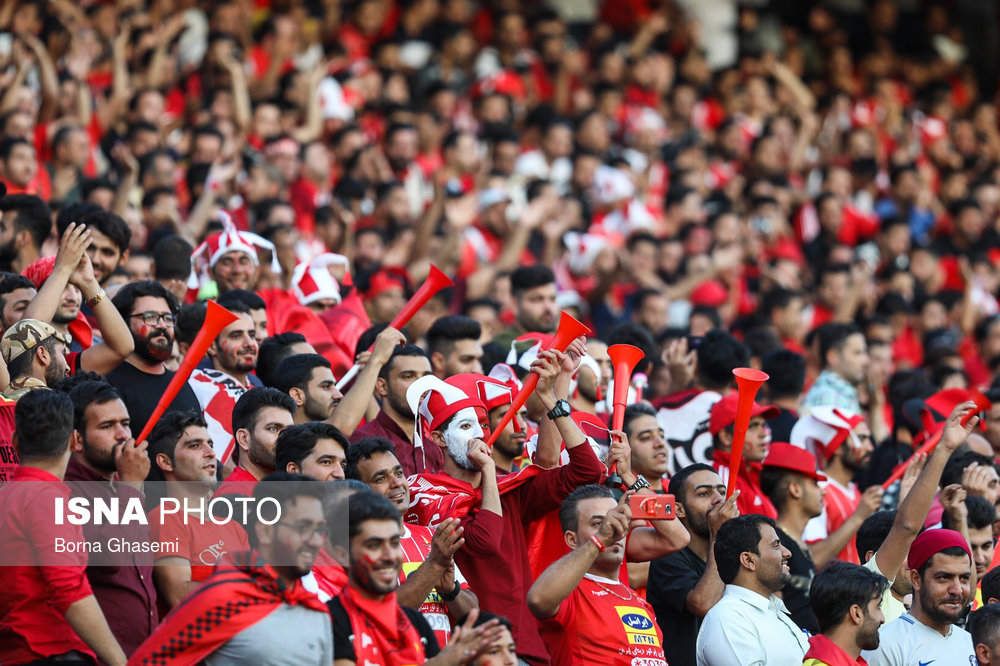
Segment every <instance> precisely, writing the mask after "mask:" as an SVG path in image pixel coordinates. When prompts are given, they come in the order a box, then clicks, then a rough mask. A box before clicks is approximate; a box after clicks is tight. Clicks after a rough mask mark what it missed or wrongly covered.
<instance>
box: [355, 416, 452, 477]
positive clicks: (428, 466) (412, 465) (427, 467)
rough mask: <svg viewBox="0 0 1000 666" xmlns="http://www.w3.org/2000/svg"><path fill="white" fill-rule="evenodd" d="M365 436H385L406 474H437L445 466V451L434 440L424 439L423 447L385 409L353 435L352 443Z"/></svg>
mask: <svg viewBox="0 0 1000 666" xmlns="http://www.w3.org/2000/svg"><path fill="white" fill-rule="evenodd" d="M365 437H385V438H386V439H388V440H389V441H390V442H392V445H393V446H395V447H396V458H397V459H398V460H399V464H400V465H402V466H403V473H404V474H405V475H406V476H413V475H414V474H437V473H438V472H440V471H441V470H442V469H443V467H444V453H442V451H441V447H440V446H438V445H437V444H435V443H434V442H430V441H424V443H423V444H424V445H423V446H421V447H419V448H418V447H415V446H413V442H411V441H410V438H409V437H408V436H407V435H406V433H405V432H403V429H402V428H400V427H399V425H397V423H396V422H395V421H393V420H392V418H390V417H389V415H388V414H386V413H385V411H384V410H380V411H379V413H378V416H376V417H375V420H374V421H370V422H368V423H366V424H364V425H363V426H361V427H360V428H358V429H357V430H355V431H354V434H353V435H351V438H350V439H351V444H353V443H354V442H357V441H358V440H361V439H364V438H365Z"/></svg>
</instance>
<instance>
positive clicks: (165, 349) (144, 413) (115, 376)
mask: <svg viewBox="0 0 1000 666" xmlns="http://www.w3.org/2000/svg"><path fill="white" fill-rule="evenodd" d="M111 302H112V303H114V306H115V308H116V309H117V310H118V313H119V314H120V315H121V316H122V319H124V320H125V322H126V323H127V324H128V327H129V330H130V331H131V332H132V340H133V341H134V342H135V351H133V352H132V353H131V354H129V355H128V356H127V357H126V358H125V360H124V361H123V362H122V363H121V365H119V366H118V367H117V368H115V369H114V370H112V371H111V372H109V373H108V381H109V382H110V383H111V384H112V385H114V387H115V388H117V389H118V391H119V393H121V396H122V400H123V401H124V402H125V406H126V408H128V413H129V417H130V418H131V420H132V429H133V431H134V432H141V431H142V430H143V428H144V427H145V426H146V421H148V420H149V417H150V416H151V415H152V413H153V409H154V408H155V407H156V403H157V401H158V400H159V399H160V396H162V395H163V393H164V391H165V390H166V388H167V385H168V384H170V380H171V379H172V378H173V376H174V373H173V372H172V371H170V370H167V368H166V366H164V364H163V363H164V361H166V360H168V359H169V358H170V355H171V353H172V352H173V349H174V326H175V324H176V323H177V312H178V310H179V309H180V308H179V306H178V304H177V299H176V298H175V297H174V295H173V294H172V293H170V292H169V291H167V289H166V288H165V287H164V286H163V285H161V284H160V283H158V282H153V281H149V280H147V281H144V282H133V283H131V284H127V285H125V286H124V287H122V288H121V289H120V290H119V291H118V293H117V294H115V297H114V298H113V299H112V300H111ZM167 411H168V412H170V411H198V412H200V411H202V409H201V405H200V404H199V403H198V398H197V397H196V396H195V394H194V391H193V390H191V387H190V386H189V385H187V384H185V385H184V386H182V387H181V390H180V391H179V392H178V393H177V397H176V398H174V400H173V402H171V403H170V406H169V407H167Z"/></svg>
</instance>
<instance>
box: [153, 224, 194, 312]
mask: <svg viewBox="0 0 1000 666" xmlns="http://www.w3.org/2000/svg"><path fill="white" fill-rule="evenodd" d="M193 251H194V248H193V247H191V243H188V242H187V241H186V240H184V238H182V237H181V236H178V235H176V234H171V235H170V236H164V237H163V238H161V239H160V240H158V241H157V242H156V245H154V246H153V254H152V257H153V279H155V280H156V281H157V282H159V283H160V284H162V285H163V286H164V287H165V288H166V289H167V291H169V292H170V293H172V294H173V295H174V297H175V298H177V300H178V301H180V300H183V299H184V297H185V296H187V281H188V278H190V277H191V252H193Z"/></svg>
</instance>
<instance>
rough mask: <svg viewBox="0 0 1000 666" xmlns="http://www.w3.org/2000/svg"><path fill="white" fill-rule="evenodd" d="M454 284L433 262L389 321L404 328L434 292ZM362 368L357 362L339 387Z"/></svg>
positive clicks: (340, 381) (396, 326)
mask: <svg viewBox="0 0 1000 666" xmlns="http://www.w3.org/2000/svg"><path fill="white" fill-rule="evenodd" d="M454 286H455V283H454V282H453V281H452V279H451V278H450V277H448V276H447V275H445V274H444V271H442V270H441V269H440V268H438V267H437V266H435V265H434V264H431V272H430V273H429V274H428V275H427V279H426V280H425V281H424V283H423V284H422V285H420V288H419V289H417V291H416V293H414V294H413V296H412V297H411V298H410V300H408V301H407V302H406V305H404V306H403V309H402V310H400V311H399V314H398V315H396V317H395V318H394V319H393V320H392V321H391V322H389V326H391V327H392V328H395V329H396V330H399V329H401V328H403V327H404V326H406V324H407V323H409V321H410V320H411V319H412V318H413V315H415V314H417V311H418V310H420V308H422V307H424V306H425V305H427V301H429V300H431V298H433V297H434V294H436V293H438V292H439V291H441V290H442V289H444V288H446V287H454ZM373 347H374V345H372V347H369V348H368V351H371V350H372V348H373ZM360 369H361V366H359V365H356V364H355V365H354V366H353V367H352V368H351V369H350V370H348V371H347V373H346V374H344V376H343V377H341V378H340V380H339V381H338V382H337V389H338V390H340V389H343V388H344V387H345V386H347V385H348V384H349V383H351V380H352V379H354V377H355V375H357V374H358V371H359V370H360Z"/></svg>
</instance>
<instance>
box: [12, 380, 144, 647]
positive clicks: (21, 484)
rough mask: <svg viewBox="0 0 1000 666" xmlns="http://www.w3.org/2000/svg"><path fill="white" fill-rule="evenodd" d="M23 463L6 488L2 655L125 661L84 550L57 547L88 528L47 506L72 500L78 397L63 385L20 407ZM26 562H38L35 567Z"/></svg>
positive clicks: (18, 424)
mask: <svg viewBox="0 0 1000 666" xmlns="http://www.w3.org/2000/svg"><path fill="white" fill-rule="evenodd" d="M14 418H15V424H16V427H17V434H16V435H15V436H14V437H15V444H16V445H17V447H18V449H19V451H20V454H21V465H20V467H18V468H17V470H16V471H15V472H14V477H13V479H12V480H11V481H12V482H11V483H10V484H8V485H7V486H6V487H4V488H2V489H0V535H2V536H0V540H2V542H3V560H4V562H3V564H5V565H10V566H9V567H8V568H5V569H4V584H3V585H0V661H2V662H4V663H25V662H32V661H36V660H52V661H60V662H65V663H67V664H70V663H75V664H92V663H95V661H96V660H97V659H98V658H99V659H100V660H101V661H102V662H103V663H105V664H125V653H124V652H122V649H121V647H119V645H118V642H117V641H116V640H115V637H114V636H113V635H112V633H111V629H110V628H109V627H108V623H107V621H106V620H105V618H104V614H103V613H102V612H101V608H100V606H99V605H98V603H97V599H96V598H95V597H94V593H93V591H92V590H91V587H90V583H89V582H88V581H87V576H86V569H87V555H86V554H85V553H59V552H57V551H56V550H55V539H56V538H64V539H65V540H66V542H67V543H70V542H76V543H79V542H83V541H84V535H83V528H82V527H80V526H77V525H55V524H54V522H55V521H54V520H53V519H52V518H53V517H52V516H48V517H46V516H45V515H44V513H45V510H47V509H49V507H53V506H54V504H55V502H56V501H57V498H61V499H62V500H63V501H66V500H68V499H69V488H67V487H66V486H65V485H64V484H63V483H62V478H63V476H64V475H65V473H66V465H67V464H68V463H69V457H70V450H69V442H70V438H71V437H72V435H73V403H72V401H71V400H70V399H69V397H68V396H67V395H66V394H64V393H61V392H58V391H34V392H32V393H29V394H28V395H26V396H24V397H23V398H22V399H21V400H20V401H19V402H18V404H17V408H16V412H15V417H14ZM28 562H37V563H38V564H35V565H29V564H26V563H28Z"/></svg>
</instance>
